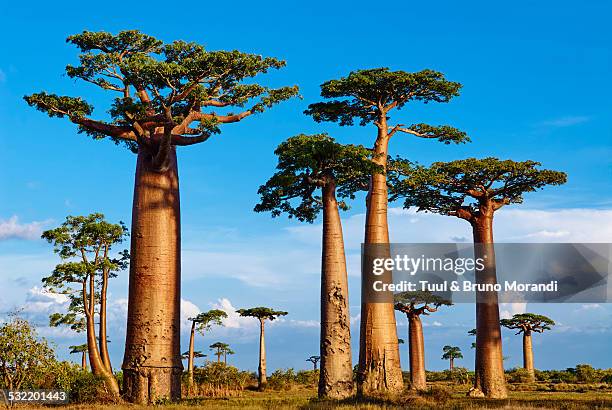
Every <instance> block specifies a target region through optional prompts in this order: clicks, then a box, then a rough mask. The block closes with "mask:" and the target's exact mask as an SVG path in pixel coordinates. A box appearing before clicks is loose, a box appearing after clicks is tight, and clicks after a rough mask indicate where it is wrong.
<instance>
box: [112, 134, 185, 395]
mask: <svg viewBox="0 0 612 410" xmlns="http://www.w3.org/2000/svg"><path fill="white" fill-rule="evenodd" d="M131 239H132V244H131V261H130V278H129V302H128V318H127V335H126V343H125V354H124V359H123V366H122V368H123V377H124V391H125V396H126V398H127V399H128V400H129V401H131V402H133V403H139V404H147V403H151V402H155V401H158V400H160V399H172V400H177V399H179V398H180V395H181V373H182V370H183V365H182V363H181V357H180V300H181V292H180V266H181V265H180V203H179V183H178V169H177V162H176V152H175V150H174V148H171V149H170V152H169V154H168V158H167V161H165V166H164V167H163V168H162V169H158V168H157V167H155V166H154V165H153V159H152V156H151V154H150V153H149V152H148V151H147V148H146V147H145V146H142V145H141V146H140V147H139V149H138V159H137V165H136V181H135V186H134V204H133V208H132V233H131Z"/></svg>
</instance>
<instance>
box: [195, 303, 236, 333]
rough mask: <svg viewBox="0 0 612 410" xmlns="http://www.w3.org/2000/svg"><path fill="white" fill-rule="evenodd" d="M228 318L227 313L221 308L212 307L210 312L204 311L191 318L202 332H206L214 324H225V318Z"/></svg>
mask: <svg viewBox="0 0 612 410" xmlns="http://www.w3.org/2000/svg"><path fill="white" fill-rule="evenodd" d="M225 318H227V313H225V312H224V311H222V310H219V309H212V310H209V311H208V312H202V313H199V314H198V315H196V316H195V317H190V318H189V320H190V321H192V322H193V323H194V324H195V328H196V329H197V330H198V331H199V332H200V333H204V332H205V331H207V330H210V328H211V327H212V326H213V325H217V326H221V325H223V319H225Z"/></svg>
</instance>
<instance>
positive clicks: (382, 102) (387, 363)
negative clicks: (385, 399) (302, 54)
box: [305, 68, 468, 394]
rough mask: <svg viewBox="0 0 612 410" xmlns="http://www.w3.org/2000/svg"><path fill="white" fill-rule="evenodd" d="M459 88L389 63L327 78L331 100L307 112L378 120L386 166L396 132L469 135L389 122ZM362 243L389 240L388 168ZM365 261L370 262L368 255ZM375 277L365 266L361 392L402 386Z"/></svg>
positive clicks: (389, 307) (345, 122)
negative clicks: (373, 295)
mask: <svg viewBox="0 0 612 410" xmlns="http://www.w3.org/2000/svg"><path fill="white" fill-rule="evenodd" d="M460 88H461V84H459V83H456V82H451V81H448V80H446V79H445V78H444V75H443V74H441V73H439V72H436V71H432V70H423V71H419V72H416V73H408V72H405V71H390V70H389V69H387V68H375V69H368V70H358V71H354V72H351V73H350V74H349V75H348V76H346V77H343V78H340V79H338V80H330V81H327V82H325V83H323V84H322V85H321V96H322V97H323V98H327V99H331V100H330V101H324V102H318V103H315V104H311V105H309V107H308V109H307V110H306V111H305V113H306V114H308V115H311V116H312V117H313V118H314V120H315V121H317V122H321V121H332V122H337V123H339V124H340V125H341V126H349V125H353V123H354V121H355V120H357V121H359V125H362V126H365V125H368V124H372V125H374V126H375V127H376V132H377V134H376V139H375V142H374V147H373V153H374V158H373V161H374V162H375V163H376V164H377V165H379V166H381V167H382V168H383V170H386V166H387V157H388V151H389V150H388V148H389V140H390V139H391V137H392V136H394V135H395V134H397V133H400V134H408V135H411V136H414V137H419V138H431V139H436V140H438V141H441V142H444V143H446V144H448V143H451V142H456V143H459V142H464V141H467V140H468V138H467V136H466V135H465V133H463V132H461V131H459V130H457V129H455V128H453V127H450V126H446V125H444V126H431V125H427V124H423V123H415V124H412V125H409V126H405V125H404V124H401V123H394V124H391V123H390V120H391V119H390V114H391V112H392V111H393V110H399V109H401V108H403V107H404V106H405V105H406V104H407V103H409V102H423V103H428V102H441V103H444V102H448V101H450V100H451V98H453V97H455V96H457V95H459V89H460ZM364 243H365V244H366V245H368V244H388V243H389V228H388V225H387V181H386V175H385V173H384V172H383V173H380V172H377V173H373V174H372V175H371V183H370V186H369V192H368V196H367V199H366V225H365V239H364ZM378 247H379V248H380V245H378ZM381 252H384V249H383V250H381ZM387 253H389V250H387ZM378 256H380V257H385V256H387V255H378ZM363 266H370V264H369V263H368V261H366V262H365V263H364V264H363ZM391 275H392V272H391V271H388V272H385V273H384V274H383V275H381V276H379V277H377V280H382V281H385V282H391ZM372 281H373V278H372V277H371V275H366V274H365V273H363V272H362V281H361V284H362V288H361V293H362V295H361V296H362V298H361V299H362V300H361V326H360V339H359V370H358V377H357V391H358V393H359V394H367V393H368V392H376V391H390V392H399V391H401V389H402V388H403V382H402V369H401V365H400V356H399V348H398V344H397V329H396V323H395V313H394V311H393V301H392V295H389V299H390V302H389V303H371V302H370V301H369V300H367V297H366V295H367V294H368V293H369V292H368V290H369V289H371V288H372Z"/></svg>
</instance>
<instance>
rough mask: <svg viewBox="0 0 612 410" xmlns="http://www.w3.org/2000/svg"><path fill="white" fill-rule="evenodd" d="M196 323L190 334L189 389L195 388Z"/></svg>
mask: <svg viewBox="0 0 612 410" xmlns="http://www.w3.org/2000/svg"><path fill="white" fill-rule="evenodd" d="M195 325H196V324H195V321H193V322H191V332H190V334H189V357H188V359H187V370H188V373H189V387H191V386H193V355H194V353H193V351H194V343H195Z"/></svg>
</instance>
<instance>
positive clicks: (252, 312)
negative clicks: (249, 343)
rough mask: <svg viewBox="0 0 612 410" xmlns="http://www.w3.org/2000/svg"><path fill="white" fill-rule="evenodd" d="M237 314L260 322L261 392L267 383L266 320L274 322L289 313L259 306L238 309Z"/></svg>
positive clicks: (258, 371) (259, 383) (258, 379)
mask: <svg viewBox="0 0 612 410" xmlns="http://www.w3.org/2000/svg"><path fill="white" fill-rule="evenodd" d="M236 313H238V314H239V315H240V316H244V317H254V318H256V319H257V320H259V366H258V367H257V387H258V389H259V390H264V389H265V388H266V383H267V379H266V340H265V323H266V320H270V321H272V320H276V319H278V318H279V317H280V316H286V315H287V314H288V312H283V311H282V310H274V309H270V308H268V307H263V306H258V307H254V308H250V309H238V310H237V311H236Z"/></svg>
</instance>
